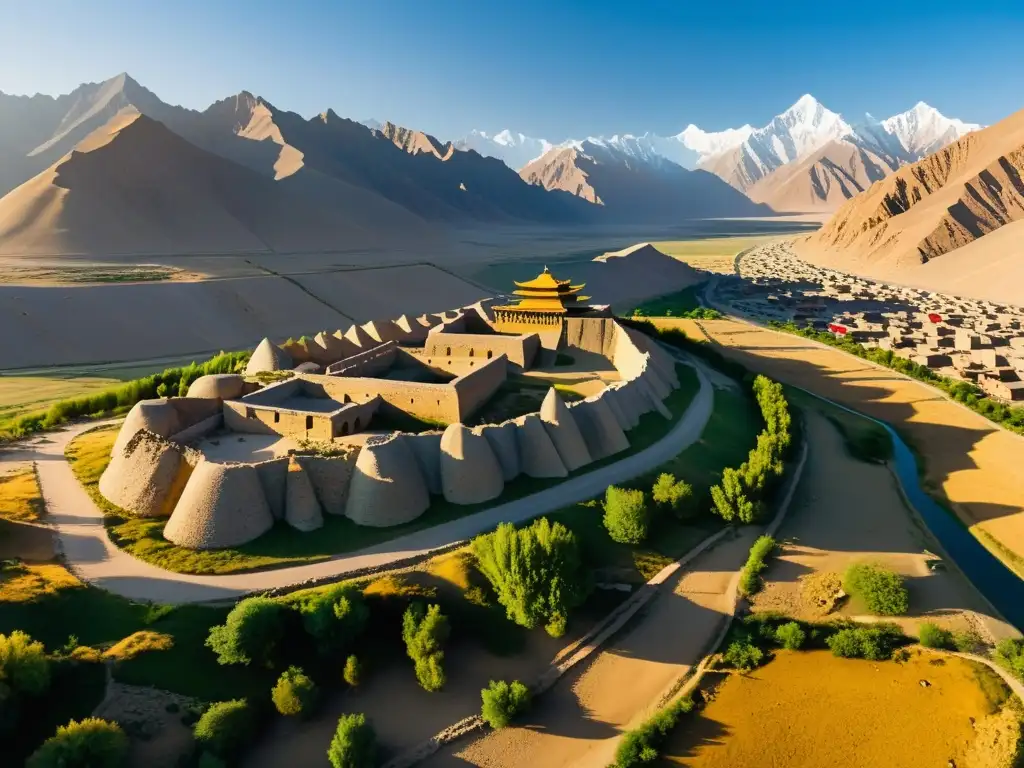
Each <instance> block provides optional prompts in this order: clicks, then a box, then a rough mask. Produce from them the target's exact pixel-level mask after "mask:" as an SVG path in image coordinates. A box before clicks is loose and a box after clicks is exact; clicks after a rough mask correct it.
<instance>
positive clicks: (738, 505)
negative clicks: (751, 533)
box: [711, 467, 756, 523]
mask: <svg viewBox="0 0 1024 768" xmlns="http://www.w3.org/2000/svg"><path fill="white" fill-rule="evenodd" d="M711 501H712V502H713V504H714V508H715V512H716V513H717V514H718V515H719V517H721V518H722V519H723V520H725V521H726V522H727V523H731V522H733V521H734V520H736V521H738V522H741V523H749V522H751V521H753V519H754V517H755V514H756V508H755V505H754V502H753V501H751V500H750V499H748V498H747V494H746V491H745V490H744V484H743V476H742V475H741V474H740V471H739V470H737V469H733V468H732V467H729V468H727V469H726V470H725V471H724V472H723V473H722V482H721V483H719V484H718V485H716V486H713V487H712V488H711Z"/></svg>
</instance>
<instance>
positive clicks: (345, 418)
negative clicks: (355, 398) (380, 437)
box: [330, 397, 383, 437]
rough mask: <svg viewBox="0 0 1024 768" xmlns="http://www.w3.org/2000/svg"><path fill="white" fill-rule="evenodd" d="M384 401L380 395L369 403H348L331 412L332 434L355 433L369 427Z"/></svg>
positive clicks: (334, 435)
mask: <svg viewBox="0 0 1024 768" xmlns="http://www.w3.org/2000/svg"><path fill="white" fill-rule="evenodd" d="M382 402H383V401H382V400H381V399H380V398H379V397H375V398H373V400H370V401H369V402H368V403H348V404H347V405H345V406H343V407H342V408H341V410H340V411H336V412H335V413H333V414H331V417H330V418H331V436H332V437H339V436H341V435H354V434H356V433H358V432H362V431H363V430H365V429H369V427H370V424H371V422H372V421H373V415H374V414H375V413H377V409H378V408H379V407H380V405H381V403H382Z"/></svg>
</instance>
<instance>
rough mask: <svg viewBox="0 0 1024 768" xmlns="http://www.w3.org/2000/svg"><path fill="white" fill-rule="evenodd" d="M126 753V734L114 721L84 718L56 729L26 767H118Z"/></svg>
mask: <svg viewBox="0 0 1024 768" xmlns="http://www.w3.org/2000/svg"><path fill="white" fill-rule="evenodd" d="M127 756H128V737H127V736H125V734H124V731H122V730H121V727H120V726H119V725H118V724H117V723H111V722H108V721H106V720H101V719H99V718H98V717H87V718H86V719H84V720H82V721H80V722H77V721H75V720H72V721H71V722H70V723H68V724H67V725H62V726H60V727H59V728H58V729H57V733H56V735H54V736H51V737H50V738H48V739H47V740H46V741H45V742H43V745H42V746H41V747H39V749H37V750H36V751H35V752H34V753H33V754H32V756H31V757H29V759H28V762H27V763H26V766H27V768H119V766H122V765H124V762H125V759H126V758H127Z"/></svg>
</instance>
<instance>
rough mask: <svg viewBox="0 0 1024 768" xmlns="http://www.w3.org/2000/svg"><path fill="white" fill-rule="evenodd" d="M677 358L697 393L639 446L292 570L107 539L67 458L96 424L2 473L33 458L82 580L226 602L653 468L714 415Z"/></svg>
mask: <svg viewBox="0 0 1024 768" xmlns="http://www.w3.org/2000/svg"><path fill="white" fill-rule="evenodd" d="M680 362H683V363H685V364H688V365H691V366H692V367H694V368H695V370H696V372H697V378H698V380H699V382H700V389H699V390H698V392H697V394H696V396H695V397H694V399H693V401H692V402H691V403H690V405H689V407H688V408H687V411H686V413H685V415H684V416H683V417H682V418H681V419H680V420H679V422H678V423H677V424H676V425H675V426H674V427H673V428H672V429H671V431H669V433H668V434H667V435H665V436H664V437H663V438H662V439H661V440H659V441H658V442H656V443H654V444H653V445H651V446H648V447H647V448H645V449H644V450H642V451H639V452H637V453H635V454H632V455H631V456H627V457H625V458H623V459H622V460H620V461H617V462H615V463H613V464H609V465H606V466H604V467H601V468H600V469H597V470H594V471H592V472H587V473H585V474H582V475H578V476H576V477H571V478H569V479H568V480H566V481H565V482H564V483H561V484H559V485H557V486H554V487H552V488H548V489H545V490H543V491H540V492H538V493H535V494H532V495H530V496H525V497H523V498H520V499H516V500H515V501H510V502H507V503H505V504H499V505H497V506H495V507H492V508H490V509H487V510H484V511H482V512H477V513H475V514H472V515H467V516H466V517H463V518H459V519H458V520H452V521H450V522H447V523H443V524H441V525H438V526H435V527H433V528H428V529H425V530H422V531H416V532H415V533H411V534H408V535H406V536H400V537H398V538H395V539H392V540H390V541H386V542H383V543H381V544H378V545H375V546H373V547H368V548H367V549H363V550H360V551H358V552H350V553H346V554H344V555H338V556H337V557H334V558H331V559H330V560H325V561H322V562H319V563H312V564H308V565H300V566H294V567H291V568H278V569H273V570H265V571H257V572H255V573H241V574H228V575H221V576H210V575H195V574H185V573H172V572H170V571H166V570H164V569H162V568H158V567H156V566H154V565H150V564H149V563H146V562H143V561H142V560H138V559H136V558H134V557H132V556H131V555H129V554H127V553H126V552H124V551H123V550H120V549H118V548H117V547H116V546H115V545H114V544H113V543H112V542H111V541H110V539H109V538H108V536H107V532H106V529H105V528H104V525H103V513H102V511H101V510H100V509H99V508H98V507H97V506H96V504H95V503H94V502H93V500H92V499H91V498H90V497H89V495H88V494H87V493H86V492H85V490H84V489H83V488H82V486H81V484H80V483H79V482H78V480H77V479H76V478H75V476H74V474H73V473H72V472H71V467H70V465H69V464H68V462H67V460H66V459H65V457H64V449H65V448H66V447H67V445H68V443H69V442H71V440H72V439H73V438H74V437H75V436H77V435H79V434H81V433H82V432H84V431H86V430H88V429H92V428H93V427H95V426H96V423H95V422H93V423H86V424H80V425H76V426H74V427H71V428H69V429H66V430H64V431H62V432H56V433H51V434H47V435H43V436H42V437H39V438H36V439H35V440H33V441H31V442H29V443H27V444H24V445H22V446H19V447H18V448H16V449H14V450H9V451H3V452H0V467H3V466H4V465H5V464H18V463H24V462H31V461H34V462H36V465H37V467H38V471H39V483H40V487H41V489H42V494H43V500H44V501H45V503H46V509H47V513H48V514H47V521H48V522H49V523H50V525H51V526H52V527H53V528H54V529H55V531H56V533H57V539H58V546H59V550H60V551H61V552H62V553H63V557H64V560H65V562H66V563H67V565H68V567H69V568H70V569H71V571H72V572H73V573H74V574H75V575H76V576H77V577H78V578H80V579H82V580H83V581H87V582H89V583H90V584H93V585H94V586H97V587H101V588H102V589H106V590H108V591H110V592H113V593H114V594H117V595H120V596H122V597H126V598H129V599H132V600H151V601H154V602H160V603H168V604H181V603H198V602H207V601H216V600H226V599H232V598H237V597H240V596H242V595H244V594H246V593H249V592H253V591H261V590H268V589H274V588H284V587H290V586H294V585H296V584H301V583H304V582H307V581H310V580H316V579H329V578H331V577H340V576H344V575H345V574H349V573H355V572H360V571H364V570H366V569H368V568H384V567H386V566H388V565H389V564H391V563H396V562H401V561H405V560H408V559H410V558H414V557H417V556H420V555H426V554H429V553H430V552H432V551H434V550H437V549H440V548H444V547H447V546H450V545H452V544H456V543H458V542H462V541H465V540H467V539H469V538H471V537H473V536H475V535H476V534H478V533H481V532H484V531H488V530H490V529H492V528H494V527H495V526H497V525H498V523H501V522H512V523H519V522H522V521H524V520H530V519H532V518H534V517H537V516H539V515H544V514H547V513H549V512H553V511H555V510H558V509H561V508H563V507H565V506H568V505H570V504H575V503H577V502H580V501H584V500H586V499H590V498H593V497H595V496H598V495H600V494H601V493H602V492H603V491H604V489H605V488H607V487H608V486H609V485H611V484H614V483H621V482H624V481H626V480H628V479H630V478H633V477H636V476H638V475H641V474H643V473H645V472H648V471H649V470H651V469H654V468H655V467H657V466H659V465H660V464H663V463H664V462H666V461H668V460H669V459H671V458H672V457H674V456H676V455H677V454H679V453H681V452H682V451H684V450H685V449H686V448H688V447H689V446H690V445H691V444H692V443H694V442H695V441H696V440H698V439H699V438H700V436H701V434H702V433H703V432H704V427H705V426H706V425H707V422H708V419H709V418H710V416H711V410H712V405H713V400H714V396H713V390H712V386H711V383H710V382H709V380H708V376H707V375H706V374H705V369H704V367H703V365H702V364H699V363H696V364H695V363H693V362H691V361H690V360H688V359H687V360H680ZM311 535H314V536H315V535H316V534H311Z"/></svg>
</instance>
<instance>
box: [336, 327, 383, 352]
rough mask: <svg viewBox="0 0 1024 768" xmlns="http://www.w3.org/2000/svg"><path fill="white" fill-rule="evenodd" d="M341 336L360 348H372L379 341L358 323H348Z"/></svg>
mask: <svg viewBox="0 0 1024 768" xmlns="http://www.w3.org/2000/svg"><path fill="white" fill-rule="evenodd" d="M342 336H343V337H344V338H345V339H347V340H348V341H349V342H351V343H352V344H354V345H355V346H357V347H359V348H360V349H364V350H365V349H372V348H373V347H375V346H377V344H378V343H379V342H378V341H377V340H376V339H375V338H373V337H372V336H370V334H368V333H367V332H366V331H365V330H364V329H363V328H362V326H360V325H356V324H353V325H350V326H349V327H348V329H347V330H346V331H345V333H344V334H342Z"/></svg>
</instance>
